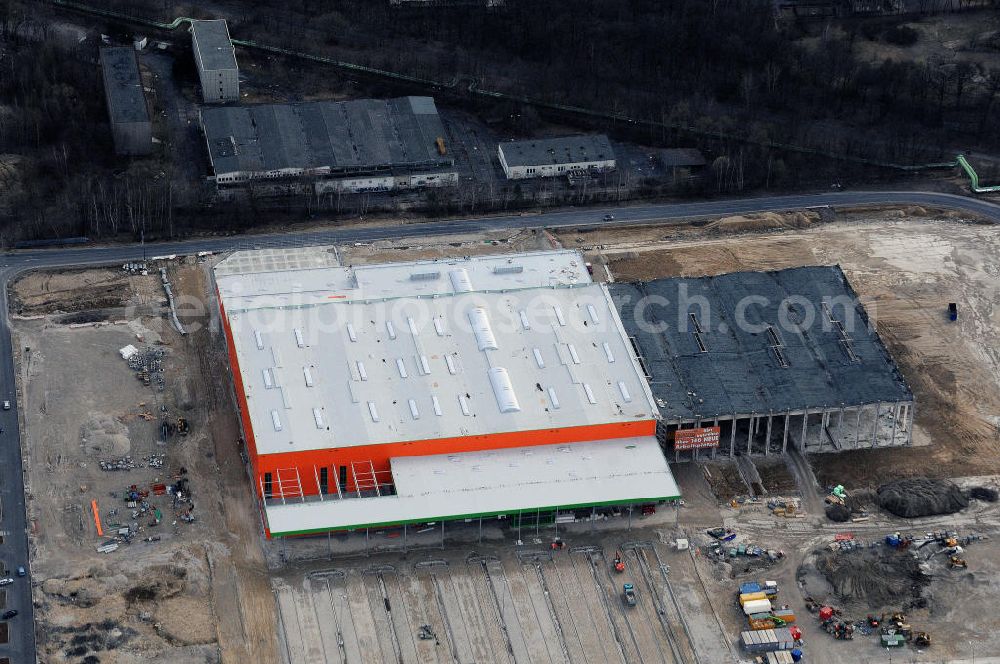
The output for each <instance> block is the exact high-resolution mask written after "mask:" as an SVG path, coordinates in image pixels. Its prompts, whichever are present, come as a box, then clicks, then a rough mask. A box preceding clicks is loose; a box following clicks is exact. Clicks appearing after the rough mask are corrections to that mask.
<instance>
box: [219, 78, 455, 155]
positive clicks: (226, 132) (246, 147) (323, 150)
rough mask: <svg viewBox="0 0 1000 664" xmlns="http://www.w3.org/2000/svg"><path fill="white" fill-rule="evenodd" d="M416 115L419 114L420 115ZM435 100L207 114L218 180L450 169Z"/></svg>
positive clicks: (364, 101)
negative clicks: (304, 172)
mask: <svg viewBox="0 0 1000 664" xmlns="http://www.w3.org/2000/svg"><path fill="white" fill-rule="evenodd" d="M414 109H418V111H419V112H414ZM428 109H434V100H433V99H431V98H430V97H403V98H400V99H389V100H379V99H358V100H354V101H315V102H304V103H296V104H261V105H254V106H224V107H217V108H205V109H203V110H202V126H203V128H204V130H205V135H206V137H207V140H208V144H209V148H210V151H211V157H212V163H213V165H214V167H215V172H216V174H223V173H233V172H253V171H272V170H283V169H297V168H301V169H317V168H323V167H328V168H330V170H331V171H333V172H338V171H347V172H365V171H379V170H394V169H412V168H435V169H436V168H445V167H450V166H452V164H453V161H452V159H451V158H450V157H447V156H442V155H440V154H439V153H438V151H437V146H436V145H435V140H436V139H437V138H438V137H439V136H441V137H443V136H444V126H443V125H442V124H441V119H440V118H439V117H438V115H437V112H436V111H434V112H433V113H429V112H426V111H427V110H428Z"/></svg>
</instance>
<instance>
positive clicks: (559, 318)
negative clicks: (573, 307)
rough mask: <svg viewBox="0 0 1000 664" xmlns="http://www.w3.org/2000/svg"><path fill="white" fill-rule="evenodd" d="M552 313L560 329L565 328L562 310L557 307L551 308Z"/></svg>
mask: <svg viewBox="0 0 1000 664" xmlns="http://www.w3.org/2000/svg"><path fill="white" fill-rule="evenodd" d="M552 311H553V312H554V313H555V315H556V320H557V321H558V322H559V325H560V326H561V327H566V317H565V316H564V315H563V310H562V309H560V308H559V307H552Z"/></svg>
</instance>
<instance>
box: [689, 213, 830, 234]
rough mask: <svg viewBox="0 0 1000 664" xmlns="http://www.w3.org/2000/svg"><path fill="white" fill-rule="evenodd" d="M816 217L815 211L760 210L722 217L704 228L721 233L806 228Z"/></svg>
mask: <svg viewBox="0 0 1000 664" xmlns="http://www.w3.org/2000/svg"><path fill="white" fill-rule="evenodd" d="M816 219H817V215H816V214H815V213H806V212H788V213H785V214H778V213H777V212H762V213H760V214H748V215H733V216H731V217H723V218H722V219H718V220H716V221H713V222H711V223H709V224H706V225H705V228H708V229H711V230H714V231H719V232H721V233H744V232H747V231H765V230H772V229H777V228H806V227H808V226H810V225H811V224H812V223H813V221H815V220H816Z"/></svg>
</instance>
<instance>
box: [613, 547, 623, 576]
mask: <svg viewBox="0 0 1000 664" xmlns="http://www.w3.org/2000/svg"><path fill="white" fill-rule="evenodd" d="M615 571H616V572H618V573H621V572H624V571H625V561H623V560H622V552H621V551H616V552H615Z"/></svg>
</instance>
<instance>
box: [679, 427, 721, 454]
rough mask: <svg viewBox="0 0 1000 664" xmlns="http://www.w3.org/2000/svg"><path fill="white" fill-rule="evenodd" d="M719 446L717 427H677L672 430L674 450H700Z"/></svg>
mask: <svg viewBox="0 0 1000 664" xmlns="http://www.w3.org/2000/svg"><path fill="white" fill-rule="evenodd" d="M718 446H719V427H702V428H701V429H678V430H677V431H675V432H674V449H675V450H701V449H706V448H711V447H718Z"/></svg>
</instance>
